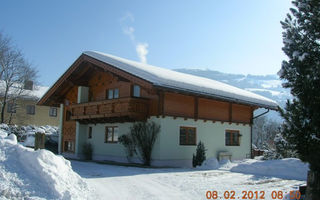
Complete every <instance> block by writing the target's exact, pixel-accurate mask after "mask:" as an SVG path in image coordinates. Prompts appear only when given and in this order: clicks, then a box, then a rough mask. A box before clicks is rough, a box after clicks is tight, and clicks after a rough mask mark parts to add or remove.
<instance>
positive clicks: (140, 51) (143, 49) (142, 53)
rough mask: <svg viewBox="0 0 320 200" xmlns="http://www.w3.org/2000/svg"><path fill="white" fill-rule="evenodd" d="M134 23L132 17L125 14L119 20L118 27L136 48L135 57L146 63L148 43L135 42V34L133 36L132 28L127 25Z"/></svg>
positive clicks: (129, 14)
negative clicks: (119, 26)
mask: <svg viewBox="0 0 320 200" xmlns="http://www.w3.org/2000/svg"><path fill="white" fill-rule="evenodd" d="M133 22H134V16H133V15H132V14H131V13H130V12H128V13H126V14H125V15H124V16H123V17H122V18H120V25H121V27H122V32H123V33H124V34H125V35H127V36H128V37H129V38H130V40H131V42H132V43H133V45H134V46H135V47H136V52H137V55H138V57H139V59H140V62H142V63H147V55H148V53H149V51H148V46H149V44H148V43H145V42H144V43H141V42H138V41H137V40H136V37H135V34H134V31H135V29H134V27H133V26H131V25H129V24H130V23H133Z"/></svg>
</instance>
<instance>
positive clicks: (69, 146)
mask: <svg viewBox="0 0 320 200" xmlns="http://www.w3.org/2000/svg"><path fill="white" fill-rule="evenodd" d="M64 151H67V152H68V151H69V152H74V141H64Z"/></svg>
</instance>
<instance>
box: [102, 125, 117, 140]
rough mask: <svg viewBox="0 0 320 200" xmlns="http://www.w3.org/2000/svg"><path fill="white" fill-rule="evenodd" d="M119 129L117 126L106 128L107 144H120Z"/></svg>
mask: <svg viewBox="0 0 320 200" xmlns="http://www.w3.org/2000/svg"><path fill="white" fill-rule="evenodd" d="M118 134H119V128H118V127H117V126H106V133H105V138H104V142H105V143H117V142H118Z"/></svg>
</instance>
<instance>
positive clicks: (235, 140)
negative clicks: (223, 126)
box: [226, 130, 241, 146]
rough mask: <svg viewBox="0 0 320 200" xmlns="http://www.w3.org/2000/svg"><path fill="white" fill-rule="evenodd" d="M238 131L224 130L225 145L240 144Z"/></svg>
mask: <svg viewBox="0 0 320 200" xmlns="http://www.w3.org/2000/svg"><path fill="white" fill-rule="evenodd" d="M240 136H241V135H240V133H239V131H236V130H226V146H240Z"/></svg>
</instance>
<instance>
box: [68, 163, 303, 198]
mask: <svg viewBox="0 0 320 200" xmlns="http://www.w3.org/2000/svg"><path fill="white" fill-rule="evenodd" d="M251 161H252V160H251ZM247 162H248V160H247V161H244V162H242V163H241V164H240V163H231V164H230V163H227V164H226V165H222V166H221V167H220V169H216V170H199V169H181V168H179V169H178V168H162V169H160V168H157V169H150V168H136V167H123V166H114V165H106V164H97V163H92V162H79V161H72V162H71V164H72V168H73V170H74V171H76V172H77V173H78V174H79V175H80V176H81V177H83V178H84V180H85V181H86V182H87V183H88V185H89V186H90V187H91V189H92V190H94V192H93V194H92V196H91V199H148V200H149V199H166V200H168V199H207V198H206V192H207V191H217V192H218V194H219V198H218V199H220V196H221V197H222V196H223V194H224V192H225V191H231V190H234V191H235V194H236V195H235V197H236V199H238V197H239V198H240V199H241V198H242V191H249V190H250V191H264V192H265V199H267V200H268V199H272V198H271V193H272V191H275V190H276V191H282V192H283V193H284V194H286V193H289V191H291V190H294V189H297V187H298V186H299V185H301V184H304V183H305V181H301V180H300V181H299V180H286V179H281V178H276V177H272V176H263V175H253V174H248V173H235V172H231V171H230V170H231V169H232V168H234V167H236V166H240V165H242V166H243V165H246V164H248V163H247ZM252 162H255V161H252ZM252 162H251V164H252ZM261 162H263V161H261ZM300 164H301V163H299V165H300ZM294 167H296V166H294V165H293V166H292V170H294V169H293V168H294ZM290 170H291V169H290V168H289V169H287V171H290ZM302 170H303V169H302ZM279 173H281V172H279ZM293 173H295V172H293ZM221 199H223V198H221Z"/></svg>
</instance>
